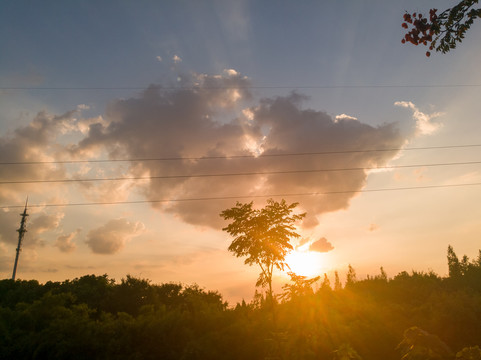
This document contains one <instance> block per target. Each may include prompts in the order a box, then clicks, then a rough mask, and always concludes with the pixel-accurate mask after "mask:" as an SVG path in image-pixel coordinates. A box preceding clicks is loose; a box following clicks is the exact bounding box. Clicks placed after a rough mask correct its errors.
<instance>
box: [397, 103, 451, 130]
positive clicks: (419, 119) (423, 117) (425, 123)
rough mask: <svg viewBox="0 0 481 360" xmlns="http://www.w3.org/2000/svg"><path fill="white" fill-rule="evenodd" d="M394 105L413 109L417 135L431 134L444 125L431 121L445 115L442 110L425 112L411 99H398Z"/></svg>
mask: <svg viewBox="0 0 481 360" xmlns="http://www.w3.org/2000/svg"><path fill="white" fill-rule="evenodd" d="M394 105H396V106H401V107H404V108H408V109H411V110H412V111H413V119H414V120H415V121H416V135H430V134H432V133H434V132H436V131H437V130H438V129H439V128H441V126H442V124H440V123H433V122H432V121H431V120H432V119H434V118H437V117H439V116H441V115H443V113H441V112H435V113H432V114H425V113H423V112H421V111H420V110H419V109H418V107H417V106H416V105H414V104H413V103H412V102H410V101H396V102H395V103H394Z"/></svg>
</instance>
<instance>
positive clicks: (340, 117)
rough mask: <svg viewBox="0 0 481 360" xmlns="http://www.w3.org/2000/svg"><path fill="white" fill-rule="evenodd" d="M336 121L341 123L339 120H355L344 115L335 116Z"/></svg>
mask: <svg viewBox="0 0 481 360" xmlns="http://www.w3.org/2000/svg"><path fill="white" fill-rule="evenodd" d="M335 119H336V121H341V120H357V118H356V117H354V116H350V115H346V114H341V115H336V117H335Z"/></svg>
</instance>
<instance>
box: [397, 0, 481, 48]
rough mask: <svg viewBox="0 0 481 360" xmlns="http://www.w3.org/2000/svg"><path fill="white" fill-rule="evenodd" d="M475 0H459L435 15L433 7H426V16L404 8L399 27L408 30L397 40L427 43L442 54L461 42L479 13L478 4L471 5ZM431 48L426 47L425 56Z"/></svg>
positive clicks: (435, 10)
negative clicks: (427, 12) (404, 11)
mask: <svg viewBox="0 0 481 360" xmlns="http://www.w3.org/2000/svg"><path fill="white" fill-rule="evenodd" d="M478 2H479V0H462V1H460V2H459V3H458V4H457V5H456V6H453V7H452V8H449V9H446V10H444V11H443V12H442V13H441V14H439V15H437V14H436V12H437V11H438V10H437V9H431V10H429V19H428V18H427V17H424V15H422V14H419V13H412V14H410V13H408V12H406V13H405V14H404V16H403V19H404V22H403V24H402V27H403V28H404V29H407V30H409V32H408V33H407V34H405V35H404V38H403V39H402V40H401V42H402V43H403V44H405V43H411V44H413V45H424V46H429V50H431V51H432V50H435V51H440V52H442V53H443V54H445V53H447V52H448V51H450V50H451V49H454V48H455V47H456V45H457V43H458V42H462V40H463V39H464V36H465V34H466V32H467V31H468V30H469V28H470V27H471V25H472V24H473V22H474V20H475V19H477V18H480V17H481V8H473V7H474V6H475V4H477V3H478ZM430 55H431V52H430V51H426V56H430Z"/></svg>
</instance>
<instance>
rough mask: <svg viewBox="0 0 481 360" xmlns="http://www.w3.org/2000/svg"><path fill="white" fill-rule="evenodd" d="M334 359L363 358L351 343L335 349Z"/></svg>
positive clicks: (356, 359)
mask: <svg viewBox="0 0 481 360" xmlns="http://www.w3.org/2000/svg"><path fill="white" fill-rule="evenodd" d="M333 359H334V360H362V357H361V356H359V354H358V353H357V352H356V350H354V349H353V348H352V347H351V345H349V344H342V345H341V346H340V347H339V349H337V350H335V351H334V357H333Z"/></svg>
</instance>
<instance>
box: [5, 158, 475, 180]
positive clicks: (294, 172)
mask: <svg viewBox="0 0 481 360" xmlns="http://www.w3.org/2000/svg"><path fill="white" fill-rule="evenodd" d="M475 164H481V161H466V162H452V163H437V164H411V165H392V166H381V167H353V168H334V169H309V170H280V171H258V172H244V173H223V174H193V175H164V176H133V177H117V178H86V179H52V180H18V181H16V180H15V181H0V185H5V184H38V183H72V182H95V181H126V180H157V179H185V178H205V177H229V176H253V175H280V174H284V175H285V174H306V173H316V172H334V171H361V170H390V169H403V168H415V167H437V166H454V165H475Z"/></svg>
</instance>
